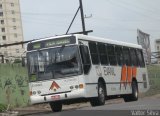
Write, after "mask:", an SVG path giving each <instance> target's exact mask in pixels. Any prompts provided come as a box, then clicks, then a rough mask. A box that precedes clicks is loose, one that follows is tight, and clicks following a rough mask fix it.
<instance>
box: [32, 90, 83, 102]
mask: <svg viewBox="0 0 160 116" xmlns="http://www.w3.org/2000/svg"><path fill="white" fill-rule="evenodd" d="M75 98H85V91H84V89H80V90H75V91H71V92H66V93H61V94H52V95H43V96H41V95H32V96H30V100H31V104H39V103H45V102H53V101H64V100H69V99H75Z"/></svg>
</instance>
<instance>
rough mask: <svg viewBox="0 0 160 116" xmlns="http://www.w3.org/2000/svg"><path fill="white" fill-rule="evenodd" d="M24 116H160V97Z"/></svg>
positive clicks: (26, 115) (68, 108)
mask: <svg viewBox="0 0 160 116" xmlns="http://www.w3.org/2000/svg"><path fill="white" fill-rule="evenodd" d="M21 114H23V115H24V116H63V115H64V116H72V115H73V116H85V115H87V116H94V115H98V116H104V115H106V114H107V115H108V116H111V115H112V116H121V115H123V116H124V115H131V116H133V115H136V116H137V115H138V116H139V115H141V116H145V115H148V116H160V95H159V96H158V97H148V98H143V99H139V100H138V101H136V102H128V103H125V102H124V101H123V100H122V99H115V100H109V101H106V104H105V105H104V106H98V107H91V106H90V104H89V103H84V104H80V105H69V106H64V108H63V111H62V112H58V113H55V112H52V111H51V109H50V108H49V107H48V109H46V110H43V111H40V110H39V111H38V112H34V113H31V112H29V111H28V112H27V113H25V114H24V113H23V111H21V112H20V115H21Z"/></svg>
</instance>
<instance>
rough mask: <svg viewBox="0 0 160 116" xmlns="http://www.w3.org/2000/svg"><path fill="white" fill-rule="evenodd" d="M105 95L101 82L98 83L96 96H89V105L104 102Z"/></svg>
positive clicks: (97, 104) (99, 104)
mask: <svg viewBox="0 0 160 116" xmlns="http://www.w3.org/2000/svg"><path fill="white" fill-rule="evenodd" d="M105 97H106V89H105V86H104V84H103V83H102V82H99V83H98V97H96V98H91V99H90V103H91V106H101V105H104V104H105V100H106V99H105Z"/></svg>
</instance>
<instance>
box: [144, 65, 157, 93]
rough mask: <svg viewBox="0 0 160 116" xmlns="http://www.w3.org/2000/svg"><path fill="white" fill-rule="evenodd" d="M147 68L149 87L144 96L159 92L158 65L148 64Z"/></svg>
mask: <svg viewBox="0 0 160 116" xmlns="http://www.w3.org/2000/svg"><path fill="white" fill-rule="evenodd" d="M147 68H148V76H149V83H150V89H149V91H148V92H146V93H145V96H150V95H155V94H160V65H149V66H148V67H147Z"/></svg>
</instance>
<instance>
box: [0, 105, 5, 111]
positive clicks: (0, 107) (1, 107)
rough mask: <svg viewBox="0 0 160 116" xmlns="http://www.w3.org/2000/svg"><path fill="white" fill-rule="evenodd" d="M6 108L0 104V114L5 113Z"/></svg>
mask: <svg viewBox="0 0 160 116" xmlns="http://www.w3.org/2000/svg"><path fill="white" fill-rule="evenodd" d="M6 109H7V107H6V105H3V104H0V112H4V111H6Z"/></svg>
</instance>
